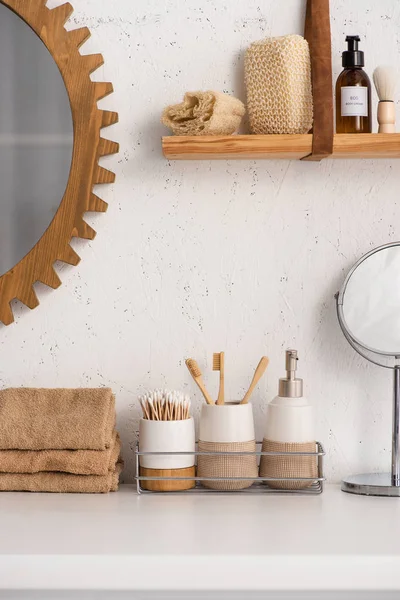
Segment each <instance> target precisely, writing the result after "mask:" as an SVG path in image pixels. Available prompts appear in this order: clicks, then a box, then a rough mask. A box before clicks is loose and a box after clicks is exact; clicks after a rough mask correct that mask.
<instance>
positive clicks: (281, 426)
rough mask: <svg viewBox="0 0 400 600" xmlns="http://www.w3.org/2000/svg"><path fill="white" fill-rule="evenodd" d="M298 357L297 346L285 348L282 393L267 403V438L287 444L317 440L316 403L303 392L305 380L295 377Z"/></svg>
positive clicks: (280, 386)
mask: <svg viewBox="0 0 400 600" xmlns="http://www.w3.org/2000/svg"><path fill="white" fill-rule="evenodd" d="M298 360H299V359H298V356H297V350H287V351H286V377H285V378H283V379H280V380H279V394H278V396H276V397H275V398H274V399H273V400H272V401H271V402H270V403H269V404H268V406H267V423H266V427H265V435H264V437H265V438H266V439H267V440H271V441H273V442H281V443H286V444H287V443H291V444H304V443H306V442H311V441H313V440H315V433H314V415H313V407H312V406H311V405H310V404H309V403H308V401H307V400H306V398H304V396H303V380H302V379H298V378H297V377H296V371H297V361H298Z"/></svg>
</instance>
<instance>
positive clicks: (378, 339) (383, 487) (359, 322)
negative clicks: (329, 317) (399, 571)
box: [336, 242, 400, 496]
mask: <svg viewBox="0 0 400 600" xmlns="http://www.w3.org/2000/svg"><path fill="white" fill-rule="evenodd" d="M336 298H337V311H338V318H339V323H340V326H341V328H342V331H343V333H344V335H345V337H346V339H347V341H348V342H349V344H350V345H351V346H352V347H353V348H354V349H355V350H356V351H357V352H358V353H359V354H361V356H363V357H364V358H366V359H367V360H369V361H370V362H372V363H374V364H376V365H379V366H381V367H385V368H389V369H393V371H394V410H393V441H392V471H391V473H390V474H385V473H380V474H377V473H372V474H364V475H355V476H352V477H349V478H347V479H346V480H344V481H343V483H342V489H343V490H344V491H346V492H351V493H355V494H364V495H378V496H400V242H397V243H394V244H388V245H386V246H382V247H380V248H377V249H376V250H373V251H372V252H369V253H368V254H367V255H365V256H364V257H363V258H362V259H361V260H359V261H358V262H357V263H356V264H355V265H354V267H353V268H352V269H351V271H350V272H349V274H348V276H347V278H346V280H345V282H344V285H343V288H342V290H341V292H340V293H338V294H337V296H336Z"/></svg>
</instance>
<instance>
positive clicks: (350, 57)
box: [342, 35, 365, 69]
mask: <svg viewBox="0 0 400 600" xmlns="http://www.w3.org/2000/svg"><path fill="white" fill-rule="evenodd" d="M360 41H361V39H360V36H359V35H348V36H347V37H346V42H347V50H346V51H345V52H343V55H342V64H343V67H344V68H345V69H357V68H362V67H363V66H364V64H365V61H364V52H361V51H360V50H359V49H358V44H359V42H360Z"/></svg>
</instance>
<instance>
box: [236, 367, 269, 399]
mask: <svg viewBox="0 0 400 600" xmlns="http://www.w3.org/2000/svg"><path fill="white" fill-rule="evenodd" d="M268 364H269V358H267V357H266V356H263V357H262V359H261V360H260V362H259V363H258V367H257V369H256V371H255V373H254V377H253V381H252V382H251V384H250V387H249V389H248V391H247V394H246V395H245V397H244V398H243V400H242V401H241V403H240V404H247V403H248V401H249V400H250V396H251V394H252V393H253V391H254V388H255V387H256V385H257V383H258V382H259V381H260V379H261V377H262V376H263V375H264V373H265V371H266V368H267V367H268Z"/></svg>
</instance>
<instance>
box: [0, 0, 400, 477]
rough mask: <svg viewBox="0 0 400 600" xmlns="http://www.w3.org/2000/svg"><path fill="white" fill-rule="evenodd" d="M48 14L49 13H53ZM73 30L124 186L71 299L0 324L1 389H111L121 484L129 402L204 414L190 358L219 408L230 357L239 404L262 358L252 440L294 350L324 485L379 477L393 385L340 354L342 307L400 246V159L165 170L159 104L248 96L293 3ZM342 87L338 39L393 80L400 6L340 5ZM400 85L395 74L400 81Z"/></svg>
mask: <svg viewBox="0 0 400 600" xmlns="http://www.w3.org/2000/svg"><path fill="white" fill-rule="evenodd" d="M59 3H60V2H57V1H56V0H52V1H51V3H49V5H50V6H55V5H56V4H59ZM74 5H75V9H76V12H75V13H74V15H73V17H72V19H71V23H70V24H69V27H77V26H82V25H88V26H89V27H90V28H91V30H92V33H93V35H92V38H91V40H90V41H89V42H88V44H87V45H85V46H84V47H83V52H84V53H88V52H99V51H100V52H102V53H103V54H104V57H105V60H106V65H105V67H104V68H102V69H100V70H99V71H98V72H97V73H96V74H95V78H96V79H102V78H105V79H110V80H112V81H113V83H114V87H115V91H116V92H115V94H114V96H112V97H110V98H107V99H106V100H104V101H103V103H102V104H103V106H104V107H107V108H110V109H117V110H118V111H119V113H120V123H119V124H118V125H116V126H114V127H112V128H110V129H109V130H108V131H107V133H106V135H107V136H108V137H111V138H113V139H116V140H118V141H119V142H120V143H121V153H120V155H119V156H118V157H117V158H115V157H113V158H109V159H107V160H104V164H105V165H106V166H108V167H109V168H112V169H115V170H116V172H117V176H118V179H117V183H116V184H115V185H114V186H112V187H109V188H107V189H105V190H104V191H103V190H102V191H100V190H99V193H100V195H102V196H103V198H104V199H105V200H107V201H108V202H109V203H110V207H109V211H108V213H107V214H106V215H99V216H93V215H92V216H90V217H88V221H89V222H90V224H91V225H92V226H94V228H95V229H96V230H97V231H98V236H97V238H96V240H95V241H93V242H91V243H87V242H83V241H75V242H74V247H75V248H76V249H77V251H78V253H79V254H80V255H81V256H82V259H83V260H82V263H81V264H80V265H79V266H78V267H77V268H72V267H68V266H65V265H60V268H59V271H60V273H61V278H62V280H63V286H62V287H61V288H60V289H59V290H57V291H55V292H52V291H49V290H47V288H45V287H44V286H38V288H37V289H38V293H39V297H40V300H41V306H40V307H39V308H38V309H36V310H35V311H33V312H30V311H29V310H28V309H25V308H24V307H22V306H20V305H16V307H15V310H16V323H15V324H14V325H12V326H10V327H8V328H5V327H0V383H1V385H2V386H21V385H24V386H44V387H48V386H68V387H71V386H103V385H107V386H111V387H112V388H113V389H114V390H115V392H116V394H117V399H118V425H119V429H120V431H121V434H122V438H123V443H124V454H125V459H126V470H125V480H126V481H130V480H131V479H132V475H133V455H132V448H133V445H134V441H135V430H136V429H137V419H138V415H139V413H138V410H137V406H136V398H137V395H138V393H139V392H142V391H143V390H144V389H146V388H149V387H158V386H170V387H173V388H183V389H185V390H188V391H190V392H191V393H192V394H193V399H194V404H195V410H196V412H198V410H199V408H200V406H201V399H200V397H199V394H198V393H197V391H196V390H197V388H196V389H195V387H194V385H193V384H192V383H191V381H190V380H189V376H188V373H187V372H186V368H185V367H184V362H183V359H184V357H187V356H193V357H196V358H197V359H198V360H199V362H200V364H201V366H202V367H203V368H204V370H205V373H206V381H207V384H208V385H209V387H210V389H211V390H212V392H214V393H215V390H216V385H217V375H216V374H214V373H212V371H211V367H212V360H211V359H212V352H213V351H218V350H222V349H224V350H225V351H226V353H227V358H226V363H227V364H226V367H227V393H228V396H229V397H230V398H233V399H234V398H239V397H240V396H241V395H242V394H243V393H244V390H245V388H246V386H247V385H248V383H249V381H250V379H251V375H252V371H253V369H254V367H255V365H256V364H257V363H258V360H259V358H260V356H261V355H262V354H268V355H269V356H270V358H271V365H270V368H269V370H268V375H267V377H266V378H265V380H264V381H263V382H262V384H261V385H260V386H259V388H258V389H257V392H256V394H255V395H254V398H253V403H254V407H255V415H256V420H257V430H258V435H261V434H262V423H263V414H264V411H265V402H266V401H267V400H270V399H271V398H272V397H273V396H274V395H275V394H276V392H277V380H278V377H280V376H282V373H283V366H284V350H285V348H286V347H288V346H294V347H296V348H297V349H298V350H299V353H300V357H301V362H300V365H299V366H300V372H301V375H302V376H303V377H304V379H305V389H306V392H307V395H308V396H309V398H310V400H311V401H312V402H313V403H314V404H315V407H316V411H317V431H318V438H319V439H320V440H321V441H322V442H323V443H324V444H325V446H326V449H327V452H328V458H327V475H328V477H329V479H330V480H332V481H338V480H340V478H341V477H342V476H343V475H345V474H349V473H350V472H357V471H360V470H366V469H367V470H372V469H383V468H388V467H389V459H390V439H391V438H390V419H391V387H392V386H391V381H390V376H389V374H388V373H387V372H386V371H385V370H383V369H382V370H380V369H378V368H376V367H373V366H369V365H368V364H366V362H365V361H364V360H362V359H361V358H360V357H358V356H357V355H356V354H355V353H354V352H353V351H352V350H351V348H350V347H348V345H347V343H346V342H345V340H344V338H343V336H342V335H341V332H340V330H339V327H338V325H337V323H336V316H335V302H334V293H335V292H336V291H337V290H338V288H339V287H340V285H341V283H342V281H343V278H344V275H345V273H346V271H347V270H348V269H349V268H350V267H351V265H352V264H353V263H354V261H355V260H356V259H358V258H359V257H360V256H361V255H362V254H364V253H365V252H367V251H368V250H370V249H371V248H373V247H374V246H378V245H380V244H383V243H386V242H390V241H394V240H396V239H398V237H399V233H398V223H399V221H400V206H399V183H400V172H399V164H398V162H396V161H386V160H385V161H372V160H370V161H356V162H347V161H336V162H333V161H326V162H323V163H321V164H313V163H300V162H298V163H297V162H285V161H283V162H262V161H260V162H255V161H242V162H233V161H232V162H227V161H222V162H202V163H201V162H192V163H178V162H177V163H173V162H172V163H168V162H167V161H166V160H165V159H163V157H162V155H161V149H160V137H161V135H162V134H163V133H165V131H164V129H163V127H162V126H161V125H160V124H159V117H160V112H161V109H162V108H163V106H164V105H165V104H167V103H170V102H175V101H178V100H180V98H181V96H182V94H183V92H184V91H186V90H193V89H201V88H203V89H204V88H211V89H212V88H214V89H219V90H225V91H227V92H233V93H235V94H237V95H238V96H239V97H240V98H242V99H244V89H243V51H244V50H245V48H246V47H247V46H248V44H249V43H250V42H252V41H253V40H257V39H260V38H262V37H264V36H270V35H282V34H285V33H300V32H301V27H302V22H303V21H304V8H305V6H304V2H303V1H302V0H281V1H278V0H263V1H262V2H253V1H252V0H249V1H248V2H243V1H241V2H239V1H237V0H231V1H230V2H226V1H220V0H197V1H195V0H185V1H184V2H183V1H182V0H157V1H155V0H150V1H147V2H132V1H131V0H75V1H74ZM332 6H333V9H332V12H333V15H332V16H333V37H334V53H333V56H334V67H335V76H336V75H337V74H338V71H339V67H340V51H341V50H342V49H343V48H344V36H345V34H354V33H359V34H360V35H362V36H363V38H365V36H366V38H367V39H366V41H364V42H363V47H364V49H365V51H366V60H367V65H366V69H367V71H368V72H369V73H370V74H372V70H373V68H374V67H375V66H376V65H377V64H381V63H386V62H388V61H389V62H393V63H395V64H396V63H397V67H398V68H399V69H400V4H399V3H398V2H397V1H396V0H381V1H380V2H376V0H352V2H348V1H345V0H332ZM399 75H400V72H399Z"/></svg>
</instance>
